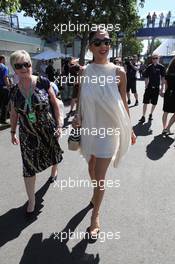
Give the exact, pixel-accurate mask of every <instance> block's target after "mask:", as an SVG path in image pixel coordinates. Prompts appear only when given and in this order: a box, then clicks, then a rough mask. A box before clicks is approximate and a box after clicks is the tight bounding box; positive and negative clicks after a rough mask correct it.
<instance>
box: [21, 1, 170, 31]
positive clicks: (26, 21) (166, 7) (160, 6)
mask: <svg viewBox="0 0 175 264" xmlns="http://www.w3.org/2000/svg"><path fill="white" fill-rule="evenodd" d="M154 11H156V12H157V13H159V12H164V13H165V14H166V13H167V12H168V11H171V12H172V15H173V16H175V0H145V6H144V8H139V15H140V16H141V18H144V17H146V15H147V14H148V12H154ZM174 20H175V19H174ZM19 22H20V27H27V26H30V27H33V26H34V25H35V24H36V22H35V20H34V19H33V18H31V17H23V12H21V13H20V14H19Z"/></svg>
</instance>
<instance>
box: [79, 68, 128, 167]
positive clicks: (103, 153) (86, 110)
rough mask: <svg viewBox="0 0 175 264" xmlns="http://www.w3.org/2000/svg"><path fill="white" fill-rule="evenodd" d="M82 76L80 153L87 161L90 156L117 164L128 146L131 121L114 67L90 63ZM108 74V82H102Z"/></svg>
mask: <svg viewBox="0 0 175 264" xmlns="http://www.w3.org/2000/svg"><path fill="white" fill-rule="evenodd" d="M83 76H84V77H85V79H84V80H86V81H84V82H83V81H82V82H81V94H80V111H81V118H82V126H81V127H82V130H81V153H82V155H83V156H84V158H85V159H86V160H87V162H88V161H89V159H90V157H91V155H94V156H96V157H98V158H112V159H113V161H114V167H117V165H118V162H119V161H120V159H121V158H122V157H123V156H124V154H125V153H126V152H127V150H128V148H129V145H130V141H131V123H130V119H129V116H128V113H127V112H126V110H125V107H124V105H123V101H122V99H121V97H120V93H119V91H118V86H117V83H116V66H115V65H114V64H113V63H108V64H95V63H91V64H89V65H88V66H87V67H86V68H85V70H84V73H83ZM87 76H88V77H89V81H87V79H86V77H87ZM102 76H103V77H102ZM109 76H111V77H110V81H108V82H105V85H103V84H104V82H103V80H104V78H106V80H107V78H109ZM95 77H96V79H98V81H97V82H96V80H95ZM111 79H113V81H112V82H111Z"/></svg>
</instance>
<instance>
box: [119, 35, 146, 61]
mask: <svg viewBox="0 0 175 264" xmlns="http://www.w3.org/2000/svg"><path fill="white" fill-rule="evenodd" d="M122 44H123V45H122V54H123V57H128V56H133V55H134V54H140V53H141V52H142V50H143V44H142V42H141V41H140V40H138V39H136V38H135V37H131V38H130V37H125V38H124V39H123V42H122Z"/></svg>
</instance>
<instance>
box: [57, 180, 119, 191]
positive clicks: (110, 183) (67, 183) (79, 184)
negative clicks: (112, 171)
mask: <svg viewBox="0 0 175 264" xmlns="http://www.w3.org/2000/svg"><path fill="white" fill-rule="evenodd" d="M97 187H99V189H100V190H101V191H103V190H105V189H106V188H116V189H117V188H119V187H120V180H119V179H115V180H111V179H105V180H99V181H97V180H95V179H94V180H89V179H72V178H70V177H69V178H67V179H60V180H59V179H57V180H55V181H54V185H53V188H59V189H60V190H61V191H63V190H64V189H66V188H72V189H73V188H97Z"/></svg>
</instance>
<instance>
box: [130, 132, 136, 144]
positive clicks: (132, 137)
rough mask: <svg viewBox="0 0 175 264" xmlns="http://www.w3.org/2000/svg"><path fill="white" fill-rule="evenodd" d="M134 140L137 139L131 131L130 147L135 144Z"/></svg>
mask: <svg viewBox="0 0 175 264" xmlns="http://www.w3.org/2000/svg"><path fill="white" fill-rule="evenodd" d="M136 139H137V137H136V135H135V133H134V131H132V133H131V144H132V145H134V144H135V143H136Z"/></svg>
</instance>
